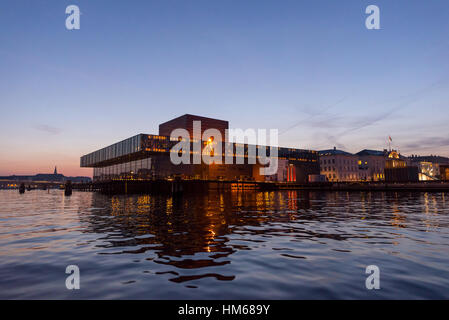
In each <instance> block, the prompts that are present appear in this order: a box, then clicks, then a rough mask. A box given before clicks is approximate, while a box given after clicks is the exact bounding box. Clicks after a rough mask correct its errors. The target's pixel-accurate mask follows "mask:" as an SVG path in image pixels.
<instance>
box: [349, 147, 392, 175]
mask: <svg viewBox="0 0 449 320" xmlns="http://www.w3.org/2000/svg"><path fill="white" fill-rule="evenodd" d="M356 156H357V157H358V160H357V164H358V168H359V176H360V180H362V181H384V180H385V172H384V171H385V165H386V159H387V157H388V151H387V150H386V149H385V150H383V151H378V150H369V149H364V150H362V151H360V152H357V153H356Z"/></svg>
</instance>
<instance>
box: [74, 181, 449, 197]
mask: <svg viewBox="0 0 449 320" xmlns="http://www.w3.org/2000/svg"><path fill="white" fill-rule="evenodd" d="M72 187H73V190H79V191H97V192H100V193H103V194H145V193H149V194H151V193H163V194H180V193H185V194H190V193H201V192H206V191H210V190H216V191H232V190H235V191H249V190H257V191H274V190H310V191H367V192H368V191H420V192H449V182H447V181H425V182H424V181H423V182H409V183H385V182H353V183H348V182H321V183H307V184H300V183H289V182H258V181H237V180H235V181H233V180H182V179H173V180H168V179H160V180H111V181H101V182H91V183H74V184H73V185H72Z"/></svg>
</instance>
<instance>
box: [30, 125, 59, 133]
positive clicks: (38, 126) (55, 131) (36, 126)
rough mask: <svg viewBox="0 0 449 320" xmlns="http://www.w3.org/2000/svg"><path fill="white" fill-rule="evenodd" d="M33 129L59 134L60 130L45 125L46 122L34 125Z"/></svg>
mask: <svg viewBox="0 0 449 320" xmlns="http://www.w3.org/2000/svg"><path fill="white" fill-rule="evenodd" d="M34 129H36V130H39V131H42V132H45V133H49V134H52V135H57V134H60V133H61V132H62V129H61V128H57V127H53V126H49V125H46V124H38V125H35V126H34Z"/></svg>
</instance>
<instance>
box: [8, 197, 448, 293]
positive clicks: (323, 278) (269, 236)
mask: <svg viewBox="0 0 449 320" xmlns="http://www.w3.org/2000/svg"><path fill="white" fill-rule="evenodd" d="M448 199H449V197H448V194H443V193H409V192H407V193H380V192H379V193H357V192H354V193H347V192H333V193H331V192H299V191H282V192H253V191H245V192H243V193H242V192H228V193H213V192H211V193H208V194H202V195H196V196H187V195H186V196H183V197H168V196H149V195H140V196H139V195H135V196H114V197H110V196H104V195H100V194H97V193H87V192H86V193H85V192H74V194H73V195H72V196H71V197H64V195H63V192H62V191H59V190H51V191H50V193H47V191H31V192H26V193H25V194H24V195H20V194H19V193H18V192H17V191H0V204H1V206H0V222H1V224H0V298H35V299H40V298H133V299H139V298H157V299H159V298H160V299H170V298H176V299H228V298H229V299H297V298H307V299H319V298H330V299H335V298H336V299H343V298H350V299H352V298H364V299H365V298H368V299H370V298H393V299H398V298H446V299H447V298H449V268H448V267H449V215H448V213H449V202H448ZM69 264H75V265H78V266H79V267H80V270H81V289H80V290H78V291H69V290H67V289H66V288H65V278H66V276H67V275H66V274H65V267H66V266H67V265H69ZM371 264H375V265H378V266H379V268H380V270H381V289H380V290H377V291H374V290H373V291H369V290H367V289H366V288H365V279H366V276H367V275H366V274H365V267H366V266H368V265H371Z"/></svg>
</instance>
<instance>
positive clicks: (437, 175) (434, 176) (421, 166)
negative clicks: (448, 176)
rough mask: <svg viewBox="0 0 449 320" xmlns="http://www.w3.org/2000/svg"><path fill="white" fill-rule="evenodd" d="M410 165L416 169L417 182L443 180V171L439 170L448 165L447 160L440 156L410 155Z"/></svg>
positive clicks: (448, 160)
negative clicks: (417, 174)
mask: <svg viewBox="0 0 449 320" xmlns="http://www.w3.org/2000/svg"><path fill="white" fill-rule="evenodd" d="M408 159H409V161H410V165H412V166H416V167H417V168H418V173H419V180H421V181H428V180H438V179H442V180H444V179H443V178H444V175H445V170H443V171H442V170H441V168H444V166H447V165H449V158H446V157H440V156H434V155H430V156H418V155H412V156H410V157H408Z"/></svg>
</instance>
